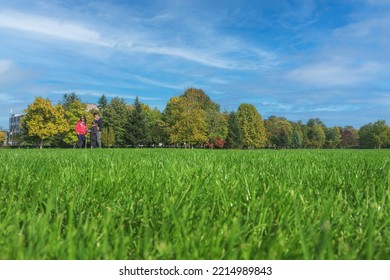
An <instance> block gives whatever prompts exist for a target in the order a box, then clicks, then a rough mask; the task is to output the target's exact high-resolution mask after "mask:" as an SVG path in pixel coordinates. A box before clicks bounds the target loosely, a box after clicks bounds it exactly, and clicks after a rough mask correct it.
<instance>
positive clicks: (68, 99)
mask: <svg viewBox="0 0 390 280" xmlns="http://www.w3.org/2000/svg"><path fill="white" fill-rule="evenodd" d="M74 102H80V103H81V99H80V98H79V97H78V96H77V94H76V93H75V92H72V93H65V94H64V95H63V97H62V100H61V101H60V104H61V105H62V106H63V107H64V109H65V111H66V110H69V109H70V106H71V105H72V104H73V103H74Z"/></svg>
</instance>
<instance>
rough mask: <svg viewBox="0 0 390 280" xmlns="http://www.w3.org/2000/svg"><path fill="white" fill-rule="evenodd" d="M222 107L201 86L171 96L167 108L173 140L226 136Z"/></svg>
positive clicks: (203, 140)
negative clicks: (176, 95) (177, 95)
mask: <svg viewBox="0 0 390 280" xmlns="http://www.w3.org/2000/svg"><path fill="white" fill-rule="evenodd" d="M219 110H220V108H219V105H218V104H216V103H215V102H213V101H211V99H210V98H209V97H208V96H207V95H206V94H205V93H204V91H203V90H201V89H195V88H189V89H187V90H186V91H185V92H184V93H183V94H182V95H181V96H179V97H174V98H171V99H170V101H169V102H168V104H167V107H166V109H165V111H164V120H165V122H166V124H167V132H168V135H169V139H170V141H171V143H190V144H202V143H210V144H214V143H215V141H216V140H217V139H225V138H226V136H227V133H228V130H227V117H226V115H224V114H222V113H220V111H219ZM182 125H185V126H187V127H181V126H182ZM182 133H184V135H180V134H182ZM177 141H179V142H177Z"/></svg>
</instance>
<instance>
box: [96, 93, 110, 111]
mask: <svg viewBox="0 0 390 280" xmlns="http://www.w3.org/2000/svg"><path fill="white" fill-rule="evenodd" d="M97 104H98V105H97V107H98V108H99V112H100V114H101V117H103V116H104V111H105V110H106V108H107V106H108V100H107V97H106V96H105V95H104V94H103V95H102V96H101V97H100V98H99V100H98V103H97Z"/></svg>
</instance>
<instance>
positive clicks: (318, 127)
mask: <svg viewBox="0 0 390 280" xmlns="http://www.w3.org/2000/svg"><path fill="white" fill-rule="evenodd" d="M307 128H308V132H307V137H308V145H309V146H311V147H315V148H321V147H323V146H324V144H325V137H326V136H325V129H326V126H325V125H324V124H323V122H322V121H321V120H320V119H318V118H317V119H309V120H308V122H307Z"/></svg>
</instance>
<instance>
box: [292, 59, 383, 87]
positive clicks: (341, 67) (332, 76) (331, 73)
mask: <svg viewBox="0 0 390 280" xmlns="http://www.w3.org/2000/svg"><path fill="white" fill-rule="evenodd" d="M381 70H382V66H381V65H379V64H378V63H375V62H366V63H364V64H363V65H354V63H350V64H347V63H344V62H342V61H340V62H335V61H333V62H332V61H328V62H319V63H315V64H310V65H305V66H302V67H299V68H297V69H294V70H292V71H291V72H289V73H288V74H287V78H288V79H291V80H295V81H298V82H301V83H304V84H307V85H310V86H316V87H324V86H331V87H335V86H358V85H361V84H362V83H365V82H366V81H368V80H371V79H373V78H374V77H375V76H376V74H378V73H379V72H380V71H381Z"/></svg>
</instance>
